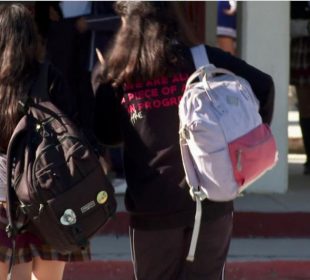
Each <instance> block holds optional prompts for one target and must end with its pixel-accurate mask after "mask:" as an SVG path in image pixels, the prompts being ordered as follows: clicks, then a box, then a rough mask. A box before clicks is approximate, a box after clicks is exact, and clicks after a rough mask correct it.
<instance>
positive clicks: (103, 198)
mask: <svg viewBox="0 0 310 280" xmlns="http://www.w3.org/2000/svg"><path fill="white" fill-rule="evenodd" d="M107 199H108V193H107V192H106V191H101V192H98V194H97V202H98V203H99V204H104V203H105V202H106V201H107Z"/></svg>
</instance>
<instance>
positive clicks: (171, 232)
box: [93, 1, 274, 280]
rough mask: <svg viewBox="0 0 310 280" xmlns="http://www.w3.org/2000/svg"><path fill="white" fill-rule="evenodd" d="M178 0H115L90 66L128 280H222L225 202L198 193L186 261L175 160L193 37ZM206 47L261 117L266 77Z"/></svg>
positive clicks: (187, 207)
mask: <svg viewBox="0 0 310 280" xmlns="http://www.w3.org/2000/svg"><path fill="white" fill-rule="evenodd" d="M179 4H180V3H179V2H163V1H154V2H147V1H120V2H117V3H116V5H115V9H116V12H117V13H118V14H119V15H120V17H121V21H122V24H121V27H120V29H119V31H118V33H117V34H116V37H115V40H114V43H113V44H112V45H111V48H110V51H109V52H107V53H106V54H104V55H103V56H104V57H103V58H102V59H101V60H102V66H101V67H99V68H97V69H96V70H95V71H94V79H93V86H94V91H95V94H96V108H95V130H96V134H97V136H98V138H99V139H100V140H101V141H102V142H103V143H106V144H117V143H123V151H124V170H125V175H126V180H127V186H128V187H127V190H126V195H125V204H126V207H127V210H128V212H129V215H130V241H131V249H132V260H133V264H134V272H135V279H136V280H181V279H182V280H183V279H186V280H198V279H201V280H202V279H203V280H220V279H224V278H223V277H224V265H225V261H226V257H227V252H228V249H229V244H230V239H231V235H232V225H233V215H232V214H233V202H232V201H226V202H214V201H210V200H204V201H203V202H202V208H203V209H202V211H203V213H202V222H201V223H202V224H201V228H200V233H199V237H198V244H197V250H196V255H195V260H194V261H193V262H188V261H186V255H187V252H188V249H189V244H190V240H191V236H192V231H193V224H194V216H195V202H194V201H193V200H192V199H191V196H190V194H189V189H188V186H187V185H186V182H185V175H184V170H183V166H182V160H181V154H180V148H179V135H178V130H179V119H178V102H179V100H180V98H181V96H182V94H183V90H184V87H185V83H186V79H187V78H188V77H189V75H190V74H191V73H193V72H194V70H195V67H194V63H193V59H192V57H191V53H190V46H193V45H195V44H197V42H196V41H195V40H194V39H193V38H192V37H193V33H191V32H190V29H189V27H188V26H187V25H186V22H185V21H184V19H183V18H182V16H181V13H180V11H181V10H180V7H179V6H178V5H179ZM206 50H207V53H208V55H209V59H210V61H211V63H213V64H215V65H216V66H217V67H224V68H228V69H230V70H231V71H233V72H235V73H236V74H237V75H240V76H242V77H244V78H246V79H247V80H248V81H249V82H250V84H251V86H252V87H253V90H254V92H255V94H256V95H257V97H258V99H259V100H260V112H261V115H262V117H263V120H264V122H267V123H270V122H271V118H272V111H273V98H274V87H273V81H272V79H271V77H270V76H269V75H267V74H265V73H263V72H261V71H259V70H257V69H256V68H254V67H252V66H250V65H248V64H247V63H245V62H244V61H242V60H240V59H238V58H235V57H233V56H231V55H230V54H228V53H225V52H223V51H221V50H220V49H217V48H212V47H210V46H206ZM224 175H225V174H223V176H224Z"/></svg>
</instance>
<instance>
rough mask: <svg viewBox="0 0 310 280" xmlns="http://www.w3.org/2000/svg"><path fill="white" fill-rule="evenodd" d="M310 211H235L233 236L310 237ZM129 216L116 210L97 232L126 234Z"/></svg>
mask: <svg viewBox="0 0 310 280" xmlns="http://www.w3.org/2000/svg"><path fill="white" fill-rule="evenodd" d="M306 221H310V213H301V212H289V213H258V212H235V214H234V231H233V237H243V238H247V237H291V238H298V237H310V223H307V222H306ZM128 224H129V216H128V213H126V212H118V213H117V214H116V217H115V218H113V219H111V220H110V221H109V223H107V224H106V225H105V226H104V227H103V228H102V229H101V230H100V231H99V233H98V234H118V235H128Z"/></svg>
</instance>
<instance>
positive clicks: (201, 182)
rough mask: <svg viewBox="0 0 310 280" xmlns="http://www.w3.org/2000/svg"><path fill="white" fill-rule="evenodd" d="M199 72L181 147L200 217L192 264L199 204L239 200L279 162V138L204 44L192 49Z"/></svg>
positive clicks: (241, 82) (188, 94) (182, 111)
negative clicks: (250, 186) (276, 140)
mask: <svg viewBox="0 0 310 280" xmlns="http://www.w3.org/2000/svg"><path fill="white" fill-rule="evenodd" d="M191 52H192V56H193V59H194V62H195V67H196V69H197V70H196V71H195V72H194V73H193V74H192V75H191V76H190V77H189V78H188V80H187V84H186V88H185V91H184V94H183V97H182V99H181V101H180V103H179V118H180V147H181V154H182V160H183V166H184V170H185V174H186V180H187V183H188V184H189V186H190V193H191V195H192V197H193V199H194V200H195V201H196V217H195V224H194V230H193V236H192V242H191V246H190V250H189V253H188V257H187V259H188V260H190V261H193V260H194V254H195V249H196V243H197V238H198V233H199V228H200V220H201V201H202V200H203V199H205V198H207V199H209V200H213V201H229V200H233V199H235V198H236V197H237V196H238V195H239V194H240V192H241V191H242V190H244V189H245V188H246V187H247V186H249V185H250V184H251V183H252V182H254V181H255V180H257V179H258V178H259V177H261V176H262V175H263V174H264V173H265V172H266V171H267V170H269V169H271V168H272V167H273V166H274V165H275V164H276V162H277V159H278V152H277V148H276V143H275V139H274V137H273V135H272V133H271V130H270V128H269V126H268V125H267V124H263V123H262V119H261V116H260V114H259V102H258V100H257V98H256V97H255V95H254V94H253V91H252V89H251V86H250V85H249V83H248V82H247V81H246V80H245V79H243V78H241V77H239V76H236V75H235V74H234V73H232V72H230V71H228V70H226V69H221V68H216V67H215V66H214V65H212V64H210V63H209V60H208V56H207V53H206V49H205V46H204V45H199V46H196V47H193V48H191Z"/></svg>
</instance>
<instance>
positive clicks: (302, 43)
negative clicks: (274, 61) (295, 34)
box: [290, 37, 310, 86]
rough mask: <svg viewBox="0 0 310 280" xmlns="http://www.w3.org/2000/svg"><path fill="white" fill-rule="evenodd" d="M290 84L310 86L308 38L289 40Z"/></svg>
mask: <svg viewBox="0 0 310 280" xmlns="http://www.w3.org/2000/svg"><path fill="white" fill-rule="evenodd" d="M290 63H291V84H292V85H295V86H309V85H310V37H299V38H293V39H292V40H291V61H290Z"/></svg>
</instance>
